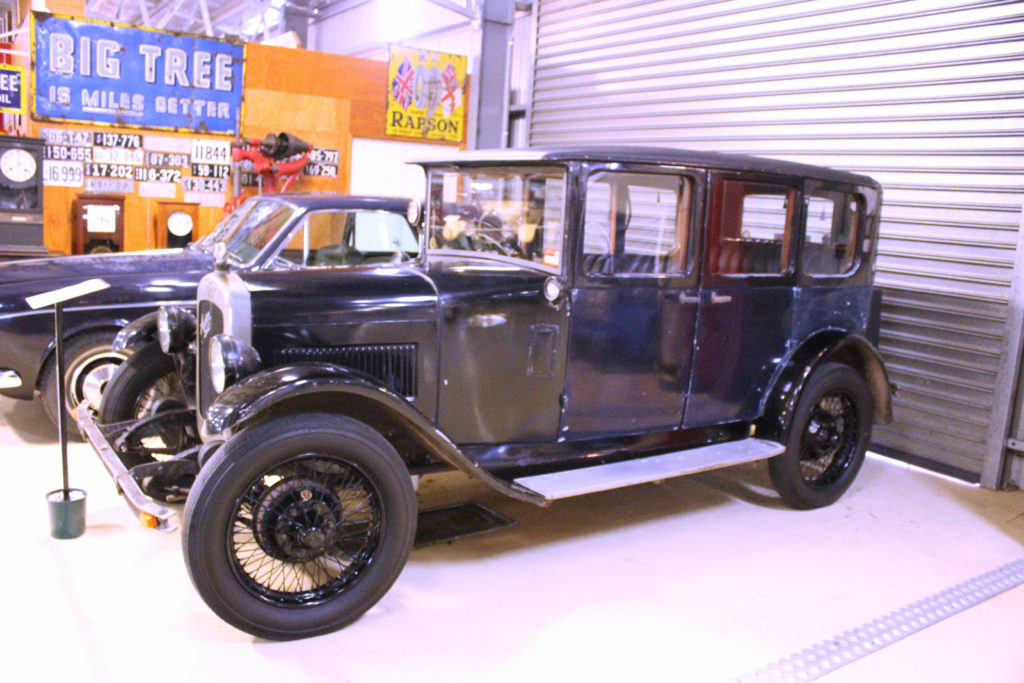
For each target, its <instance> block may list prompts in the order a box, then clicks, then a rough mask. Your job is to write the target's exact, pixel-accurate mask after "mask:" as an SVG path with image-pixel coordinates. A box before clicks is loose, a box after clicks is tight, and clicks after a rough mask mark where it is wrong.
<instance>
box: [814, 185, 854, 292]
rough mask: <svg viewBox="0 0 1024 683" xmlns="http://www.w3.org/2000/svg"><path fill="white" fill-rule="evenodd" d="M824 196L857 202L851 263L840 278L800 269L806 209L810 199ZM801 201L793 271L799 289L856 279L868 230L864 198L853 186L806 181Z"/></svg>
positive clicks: (837, 275) (836, 275) (835, 275)
mask: <svg viewBox="0 0 1024 683" xmlns="http://www.w3.org/2000/svg"><path fill="white" fill-rule="evenodd" d="M825 193H833V194H844V195H846V197H847V200H848V201H850V200H852V201H856V202H857V229H856V232H855V234H854V236H853V240H852V241H853V248H854V261H853V265H852V267H851V268H850V270H848V271H846V272H845V273H840V274H828V273H810V272H807V271H806V270H805V268H804V248H805V246H806V240H807V236H806V230H807V207H808V203H809V201H810V198H811V197H814V196H818V197H821V196H822V195H823V194H825ZM803 196H804V199H803V201H802V202H801V204H802V207H801V208H802V210H803V214H804V215H803V216H802V218H801V221H800V223H801V225H800V232H801V235H800V244H799V253H798V255H797V270H798V272H799V282H800V284H801V285H802V286H822V285H830V284H840V283H843V282H846V281H847V280H850V279H851V278H854V277H856V276H857V275H858V274H859V273H860V272H861V271H862V270H863V268H864V263H865V261H866V260H867V259H866V258H865V253H864V240H865V238H866V237H867V235H868V232H869V230H870V226H869V225H868V224H867V221H868V219H869V213H868V207H869V201H868V197H867V196H865V195H864V193H863V192H861V191H860V188H858V187H857V186H854V185H846V184H843V183H831V182H825V181H820V180H808V181H806V182H805V184H804V190H803Z"/></svg>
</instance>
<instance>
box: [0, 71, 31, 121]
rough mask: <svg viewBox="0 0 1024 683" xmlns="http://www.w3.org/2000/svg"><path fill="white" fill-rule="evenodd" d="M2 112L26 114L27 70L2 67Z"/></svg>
mask: <svg viewBox="0 0 1024 683" xmlns="http://www.w3.org/2000/svg"><path fill="white" fill-rule="evenodd" d="M0 112H3V113H5V114H24V113H25V69H23V68H22V67H20V66H11V65H10V64H3V65H0Z"/></svg>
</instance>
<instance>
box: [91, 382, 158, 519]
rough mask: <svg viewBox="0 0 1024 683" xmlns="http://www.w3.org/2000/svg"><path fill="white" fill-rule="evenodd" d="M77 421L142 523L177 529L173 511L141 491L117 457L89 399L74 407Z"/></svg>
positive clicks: (119, 491) (119, 490)
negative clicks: (98, 422) (94, 413)
mask: <svg viewBox="0 0 1024 683" xmlns="http://www.w3.org/2000/svg"><path fill="white" fill-rule="evenodd" d="M75 421H76V422H77V423H78V428H79V429H80V430H81V431H82V434H84V435H85V439H86V441H88V442H89V445H90V446H92V448H93V450H94V451H96V455H98V456H100V461H101V462H102V463H103V466H104V467H106V468H107V472H109V473H110V476H111V477H112V478H113V480H114V484H115V485H116V486H117V491H118V493H120V494H121V495H122V496H123V497H124V501H125V503H127V504H128V507H130V508H131V509H132V512H134V513H135V516H136V517H137V518H138V519H139V522H140V523H141V524H142V525H143V526H145V527H149V528H152V529H159V530H160V531H165V532H170V531H174V530H175V529H177V528H178V524H177V523H176V522H175V521H174V514H175V513H174V510H171V509H168V508H165V507H164V506H163V505H160V504H159V503H157V502H156V501H154V500H153V499H152V498H149V497H148V496H147V495H146V494H145V493H143V492H142V488H141V487H140V486H139V483H138V482H137V481H135V478H134V477H132V475H131V472H129V471H128V468H127V467H125V466H124V463H122V462H121V459H120V458H119V457H117V453H116V452H115V451H114V448H113V446H111V444H110V442H109V441H108V440H107V437H106V435H105V434H104V433H103V431H102V430H101V429H100V427H99V425H98V424H96V419H95V417H94V415H93V411H92V408H90V407H89V404H88V402H85V401H83V402H82V403H81V404H79V406H78V407H77V408H76V409H75Z"/></svg>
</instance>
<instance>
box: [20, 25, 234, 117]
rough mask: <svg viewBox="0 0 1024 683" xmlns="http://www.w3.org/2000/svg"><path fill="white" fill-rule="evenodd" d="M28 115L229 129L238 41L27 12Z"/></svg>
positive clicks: (232, 114)
mask: <svg viewBox="0 0 1024 683" xmlns="http://www.w3.org/2000/svg"><path fill="white" fill-rule="evenodd" d="M32 28H33V31H32V54H33V60H34V64H33V66H34V69H33V73H34V77H35V100H34V112H33V113H34V115H35V117H36V118H38V119H43V120H55V121H57V120H59V121H76V122H82V123H100V124H111V125H117V126H138V127H141V128H162V129H169V130H180V131H191V132H196V133H226V134H233V133H234V132H235V127H236V123H237V121H239V120H240V111H241V107H242V86H243V83H242V71H243V65H244V62H245V46H244V44H242V43H237V42H232V41H226V40H217V39H214V38H207V37H203V36H194V35H187V34H181V33H170V32H167V31H157V30H151V29H140V28H135V27H133V26H125V25H120V24H112V23H109V22H96V21H90V20H86V19H73V18H70V17H62V16H55V15H50V14H42V13H33V22H32Z"/></svg>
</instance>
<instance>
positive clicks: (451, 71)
mask: <svg viewBox="0 0 1024 683" xmlns="http://www.w3.org/2000/svg"><path fill="white" fill-rule="evenodd" d="M441 80H442V81H444V89H445V94H444V96H443V97H442V98H441V109H442V110H443V111H444V115H445V116H451V115H452V112H453V111H455V110H456V109H457V108H458V107H459V105H460V104H462V88H460V87H459V81H458V79H457V78H456V73H455V67H454V66H452V64H451V63H449V64H448V66H447V67H446V68H445V70H444V71H442V72H441Z"/></svg>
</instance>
